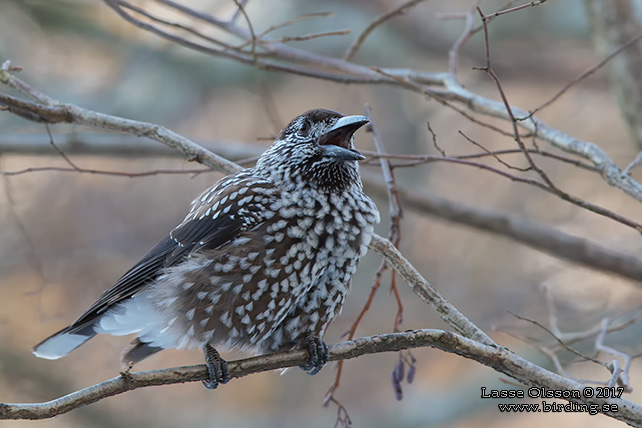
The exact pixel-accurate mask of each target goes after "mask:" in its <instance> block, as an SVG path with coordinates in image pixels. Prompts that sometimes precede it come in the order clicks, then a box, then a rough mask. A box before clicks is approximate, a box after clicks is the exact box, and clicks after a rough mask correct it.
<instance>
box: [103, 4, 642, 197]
mask: <svg viewBox="0 0 642 428" xmlns="http://www.w3.org/2000/svg"><path fill="white" fill-rule="evenodd" d="M104 1H105V3H106V4H107V5H109V6H110V7H111V8H113V9H114V10H115V11H116V12H117V13H118V14H119V15H120V16H121V17H123V19H125V20H127V21H128V22H130V23H131V24H133V25H135V26H137V27H139V28H141V29H142V30H145V31H149V32H152V33H154V34H156V35H158V36H160V37H162V38H165V39H167V40H170V41H172V42H175V43H177V44H180V45H182V46H184V47H187V48H189V49H193V50H196V51H199V52H202V53H205V54H208V55H212V56H223V57H226V58H229V59H232V60H235V61H239V62H241V63H245V64H250V65H253V66H255V67H258V68H261V69H264V70H275V71H280V72H286V73H292V74H297V75H302V76H307V77H312V78H317V79H325V80H332V81H335V82H340V83H360V84H389V85H395V86H400V87H402V88H405V89H409V90H411V91H413V92H418V93H424V94H428V95H430V96H432V97H435V98H438V99H441V100H447V101H454V102H456V103H458V104H462V105H463V106H465V107H466V108H467V109H469V110H472V111H474V112H477V113H480V114H483V115H487V116H492V117H497V118H501V119H504V120H510V118H509V117H508V114H507V112H506V108H505V106H504V105H503V103H501V102H497V101H494V100H491V99H489V98H486V97H482V96H480V95H478V94H475V93H473V92H471V91H469V90H467V89H466V88H464V87H463V86H462V85H461V84H460V83H459V81H458V79H457V76H456V75H455V74H454V71H453V70H451V73H427V72H422V71H418V70H412V69H402V68H393V69H390V68H388V69H381V71H382V72H377V71H375V70H373V69H372V68H371V67H366V66H363V65H360V64H355V63H353V62H350V61H345V60H343V59H341V58H333V57H329V56H325V55H320V54H317V53H314V52H309V51H306V50H304V49H297V48H293V47H291V46H288V45H286V44H284V43H281V42H279V41H273V40H269V39H268V38H266V37H264V36H256V38H253V37H252V35H251V33H250V32H249V31H247V30H244V29H243V28H241V27H239V26H237V25H235V24H234V23H231V22H227V21H222V20H219V19H217V18H215V17H212V16H211V15H207V14H205V13H201V12H198V11H196V10H194V9H191V8H189V7H187V6H184V5H181V4H178V3H176V2H173V1H170V0H160V1H162V3H164V4H166V5H168V6H169V7H171V8H173V9H175V11H177V12H180V13H182V14H184V15H186V16H189V17H192V18H196V19H198V20H201V21H203V22H205V23H207V24H209V25H211V26H213V27H217V28H219V29H220V30H223V31H225V32H226V33H228V34H230V35H233V36H235V37H238V38H240V39H242V40H244V41H245V42H246V43H251V44H252V46H254V47H260V48H261V49H262V50H264V53H262V54H261V55H253V54H252V53H251V52H246V51H243V50H241V49H236V50H230V49H221V48H220V47H218V46H217V47H212V46H211V45H207V44H201V43H197V42H194V41H191V40H187V39H185V38H183V37H180V36H178V35H177V34H174V33H171V32H169V31H166V30H164V29H163V28H161V27H160V26H156V25H153V24H152V23H149V22H143V21H142V20H140V19H137V18H136V17H134V16H133V15H131V14H129V13H128V12H127V11H126V10H125V8H126V7H127V5H128V3H127V2H125V1H122V0H121V1H119V0H104ZM539 3H543V2H539ZM148 15H149V14H148ZM148 18H149V17H148ZM157 22H159V23H160V20H158V19H157ZM170 27H171V26H170ZM467 31H470V30H467ZM511 111H512V112H513V114H514V115H515V117H517V118H528V119H525V120H519V122H518V125H519V126H520V127H521V128H523V129H526V130H528V131H530V132H531V133H532V134H535V135H537V137H538V138H539V139H541V140H543V141H546V142H548V143H550V144H552V145H553V146H555V147H557V148H559V149H561V150H563V151H565V152H567V153H571V154H574V155H577V156H581V157H583V158H584V159H587V160H589V161H590V162H591V163H592V164H593V165H595V166H596V167H597V168H598V170H599V172H600V174H601V175H602V177H603V178H604V180H605V181H606V182H607V183H609V184H610V185H612V186H615V187H617V188H618V189H620V190H622V191H624V192H625V193H626V194H628V195H629V196H631V197H633V198H635V199H637V200H638V201H642V184H640V183H639V182H637V181H635V180H634V179H632V178H631V177H630V176H628V175H626V174H623V172H622V169H620V168H619V167H618V166H617V164H616V163H615V162H614V161H613V160H612V159H611V158H610V157H609V156H608V155H607V154H606V152H605V151H604V150H603V149H602V148H601V147H600V146H598V145H597V144H595V143H591V142H587V141H581V140H578V139H576V138H573V137H571V136H570V135H568V134H565V133H564V132H562V131H560V130H558V129H555V128H552V127H551V126H549V125H547V124H546V123H544V122H543V121H541V120H540V119H538V118H537V117H535V116H531V115H530V113H529V112H527V111H526V110H523V109H519V108H516V107H513V106H511Z"/></svg>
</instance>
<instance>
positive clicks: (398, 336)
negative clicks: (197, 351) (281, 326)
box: [0, 330, 642, 425]
mask: <svg viewBox="0 0 642 428" xmlns="http://www.w3.org/2000/svg"><path fill="white" fill-rule="evenodd" d="M418 347H433V348H437V349H441V350H443V351H445V352H451V353H455V354H457V355H460V356H463V357H465V358H469V359H472V360H475V361H478V362H480V363H482V364H484V365H486V366H488V367H491V368H492V369H494V370H496V371H498V372H501V373H504V374H506V375H508V376H510V377H512V378H513V379H515V380H517V381H518V382H520V383H522V384H524V385H529V386H534V387H546V388H549V389H554V390H578V391H581V390H582V389H583V388H584V387H585V386H584V385H582V384H580V383H578V382H575V381H573V380H570V379H566V378H563V377H561V376H559V375H557V374H555V373H551V372H549V371H547V370H545V369H542V368H541V367H539V366H537V365H535V364H533V363H531V362H529V361H526V360H524V359H523V358H521V357H519V356H517V355H515V354H513V353H512V352H510V351H508V350H507V349H505V348H502V347H496V346H490V345H485V344H482V343H479V342H477V341H475V340H471V339H468V338H465V337H462V336H460V335H458V334H455V333H451V332H445V331H442V330H415V331H409V332H403V333H392V334H385V335H379V336H371V337H365V338H361V339H356V340H353V341H350V342H343V343H338V344H336V345H333V346H331V347H330V360H331V361H337V360H339V359H348V358H356V357H359V356H361V355H364V354H372V353H377V352H389V351H399V350H401V349H411V348H418ZM307 357H308V353H307V351H305V350H302V349H301V350H295V351H289V352H283V353H278V354H272V355H263V356H259V357H254V358H248V359H245V360H238V361H233V362H230V363H229V368H230V374H231V376H232V377H233V378H238V377H241V376H246V375H248V374H252V373H258V372H262V371H267V370H275V369H279V368H284V367H293V366H297V365H301V364H303V363H304V362H305V361H306V358H307ZM207 376H208V375H207V370H206V368H205V366H204V365H197V366H188V367H173V368H169V369H162V370H152V371H145V372H134V373H125V374H122V375H121V376H118V377H116V378H113V379H111V380H108V381H106V382H103V383H101V384H98V385H94V386H91V387H89V388H86V389H83V390H80V391H76V392H74V393H71V394H69V395H66V396H64V397H61V398H59V399H57V400H52V401H49V402H46V403H36V404H9V403H4V404H0V419H46V418H51V417H54V416H57V415H60V414H63V413H66V412H69V411H71V410H73V409H75V408H78V407H80V406H84V405H87V404H90V403H94V402H96V401H99V400H102V399H104V398H107V397H110V396H114V395H117V394H121V393H123V392H126V391H131V390H133V389H137V388H143V387H148V386H158V385H168V384H175V383H184V382H195V381H199V380H202V379H205V378H206V377H207ZM580 401H581V402H584V403H594V404H598V405H600V406H602V405H604V404H615V405H617V412H613V411H609V412H605V414H607V415H609V416H611V417H613V418H615V419H618V420H621V421H623V422H626V423H629V424H631V425H639V421H640V417H641V415H642V406H639V405H637V404H635V403H632V402H631V401H628V400H625V399H622V398H597V397H592V398H583V399H581V400H580Z"/></svg>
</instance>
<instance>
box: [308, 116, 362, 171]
mask: <svg viewBox="0 0 642 428" xmlns="http://www.w3.org/2000/svg"><path fill="white" fill-rule="evenodd" d="M368 122H369V120H368V118H367V117H365V116H344V117H342V118H340V119H339V120H337V123H335V124H334V126H333V127H332V128H330V129H329V130H328V132H326V133H325V134H323V135H321V136H320V137H319V141H318V143H319V145H320V146H321V148H322V149H323V155H324V156H327V157H331V158H336V159H340V160H361V159H365V158H366V157H365V156H364V155H362V154H361V153H359V152H358V151H356V150H354V149H353V148H351V146H352V143H351V141H352V135H354V133H355V132H356V131H357V129H359V128H361V127H362V126H363V125H365V124H366V123H368Z"/></svg>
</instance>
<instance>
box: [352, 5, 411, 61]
mask: <svg viewBox="0 0 642 428" xmlns="http://www.w3.org/2000/svg"><path fill="white" fill-rule="evenodd" d="M422 1H424V0H409V1H407V2H405V3H402V4H401V5H399V6H398V7H396V8H394V9H393V10H391V11H389V12H386V13H384V14H382V15H379V16H378V17H377V18H375V20H374V21H372V22H371V23H370V24H369V25H368V26H367V27H366V29H365V30H363V32H362V33H361V34H359V35H358V36H357V38H356V39H355V40H354V41H353V42H352V44H351V45H350V46H349V47H348V49H347V50H346V52H345V53H344V54H343V59H344V60H346V61H352V59H353V58H354V56H355V55H356V54H357V52H358V51H359V48H361V45H363V42H365V40H366V38H368V36H369V35H370V34H371V33H372V32H373V31H374V30H375V29H376V28H377V27H378V26H380V25H381V24H383V23H384V22H386V21H388V20H390V19H392V18H394V17H395V16H398V15H402V14H404V13H405V12H406V11H408V9H410V8H412V7H415V6H416V5H417V4H419V3H421V2H422Z"/></svg>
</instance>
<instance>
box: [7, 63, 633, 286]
mask: <svg viewBox="0 0 642 428" xmlns="http://www.w3.org/2000/svg"><path fill="white" fill-rule="evenodd" d="M5 75H9V73H7V72H5ZM10 81H13V82H17V87H19V88H30V87H29V86H28V85H27V84H26V83H24V82H22V81H21V80H19V79H18V78H16V77H14V76H11V80H10ZM14 87H16V86H14ZM24 91H26V92H27V93H32V92H34V91H35V90H34V89H24ZM38 93H39V91H38ZM42 95H43V96H44V98H45V99H47V100H50V102H51V103H52V104H54V105H52V106H45V105H42V104H38V103H33V102H29V101H24V100H20V99H18V98H15V97H11V96H9V95H6V94H2V93H0V105H5V106H6V107H5V108H6V109H7V110H8V111H10V112H15V110H16V109H18V110H19V113H16V114H18V115H20V116H21V117H24V116H25V115H27V116H29V117H30V118H32V120H36V121H37V122H41V123H42V122H46V123H58V122H61V121H62V122H70V123H77V124H84V125H90V126H94V127H97V128H101V129H110V130H115V131H120V132H124V133H127V134H130V135H136V136H138V137H141V136H144V137H148V138H150V139H153V140H155V141H158V142H161V143H163V144H165V145H166V146H168V147H170V148H173V149H175V150H178V151H179V152H181V153H183V154H184V155H186V156H187V157H188V159H190V160H195V161H197V162H199V163H201V164H203V165H205V166H207V167H210V168H212V169H216V170H218V171H223V172H228V173H229V172H234V171H237V170H238V169H239V168H240V167H239V166H238V165H236V164H234V163H233V162H230V161H228V160H226V159H224V158H222V157H221V156H218V155H216V154H214V153H212V152H211V151H209V150H207V149H204V148H203V147H201V146H200V145H198V144H196V143H194V142H192V141H190V140H188V139H186V138H185V137H183V136H181V135H179V134H176V133H174V132H172V131H170V130H168V129H166V128H163V127H161V126H159V125H155V124H150V123H145V122H138V121H134V120H129V119H123V118H120V117H116V116H110V115H106V114H103V113H98V112H94V111H91V110H86V109H82V108H80V107H77V106H74V105H71V104H63V103H60V102H59V101H57V100H53V99H51V98H49V97H48V96H46V95H44V94H42ZM59 147H63V146H59ZM364 182H366V184H369V185H372V186H373V187H374V188H375V189H379V190H382V191H384V192H385V191H386V190H385V189H386V187H385V186H384V185H383V184H381V182H380V181H377V180H375V179H368V176H367V174H364ZM398 192H399V194H400V196H401V197H402V199H403V200H405V201H407V202H406V203H407V205H408V207H410V208H414V209H418V210H421V211H422V212H423V213H426V214H430V215H434V216H437V217H440V218H443V219H445V220H448V221H452V222H457V223H463V224H467V225H469V226H472V227H475V228H478V229H482V230H485V231H490V232H493V233H498V234H501V235H503V236H506V237H509V238H511V239H513V240H515V241H517V242H520V243H523V244H526V245H528V246H530V247H532V248H535V249H538V250H540V251H544V252H546V253H547V254H550V255H552V256H555V257H559V258H563V259H566V260H570V261H574V262H578V263H581V264H584V265H586V266H589V267H591V268H594V269H600V270H605V271H609V272H614V273H617V274H619V275H621V276H624V277H627V278H630V279H634V280H636V281H641V280H642V260H640V259H638V258H636V257H633V256H629V255H626V254H621V253H617V252H615V251H611V250H608V249H605V248H603V247H600V246H598V245H596V244H593V243H590V242H589V241H587V240H584V239H581V238H577V237H575V236H572V235H568V234H565V233H563V232H561V231H558V230H555V229H553V228H549V227H546V226H543V225H539V224H537V223H533V222H528V221H526V220H522V219H518V218H515V217H511V216H507V215H505V214H501V213H495V212H490V211H485V210H481V209H479V208H475V207H469V206H466V205H464V204H461V203H457V202H453V201H448V200H445V199H441V198H438V197H436V196H433V195H427V194H423V195H422V194H417V193H408V192H405V191H403V189H398Z"/></svg>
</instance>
